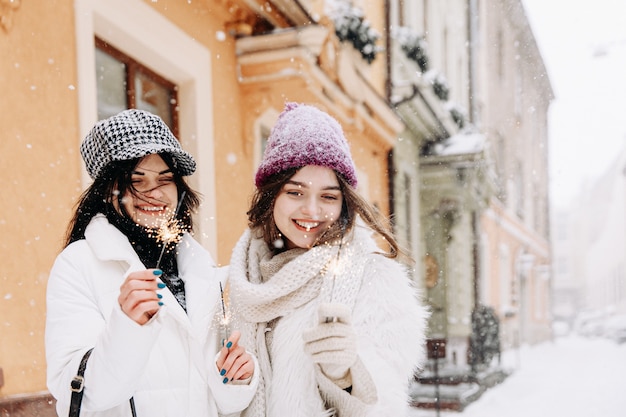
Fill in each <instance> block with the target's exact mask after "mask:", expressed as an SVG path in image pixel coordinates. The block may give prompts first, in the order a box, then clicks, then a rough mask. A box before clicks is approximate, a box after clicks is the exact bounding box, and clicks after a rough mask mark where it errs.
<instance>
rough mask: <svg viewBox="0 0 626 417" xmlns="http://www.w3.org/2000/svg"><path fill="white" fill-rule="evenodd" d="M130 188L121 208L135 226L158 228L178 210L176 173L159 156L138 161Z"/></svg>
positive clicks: (148, 156)
mask: <svg viewBox="0 0 626 417" xmlns="http://www.w3.org/2000/svg"><path fill="white" fill-rule="evenodd" d="M131 184H132V189H129V190H127V191H126V193H125V194H124V196H123V198H122V205H123V206H124V208H125V209H126V212H127V213H128V215H129V216H130V217H131V218H132V219H133V220H134V221H135V223H137V224H139V225H141V226H145V227H158V226H159V225H160V223H161V221H162V220H163V219H168V218H170V216H171V215H172V213H174V211H175V210H176V205H177V204H178V190H177V187H176V182H175V179H174V173H173V172H172V170H171V169H170V168H169V167H168V166H167V164H166V163H165V161H163V158H161V157H160V156H159V155H157V154H151V155H147V156H145V157H144V158H143V159H141V160H140V161H139V163H138V164H137V166H136V167H135V169H134V170H133V172H132V174H131Z"/></svg>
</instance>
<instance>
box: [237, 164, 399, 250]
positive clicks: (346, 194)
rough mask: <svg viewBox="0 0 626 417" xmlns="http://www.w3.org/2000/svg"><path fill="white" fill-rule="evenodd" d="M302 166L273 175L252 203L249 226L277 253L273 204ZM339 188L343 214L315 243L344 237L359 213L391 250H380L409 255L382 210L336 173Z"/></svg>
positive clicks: (257, 191)
mask: <svg viewBox="0 0 626 417" xmlns="http://www.w3.org/2000/svg"><path fill="white" fill-rule="evenodd" d="M299 169H300V168H291V169H288V170H285V171H282V172H279V173H277V174H274V175H272V176H270V177H269V178H268V179H267V180H266V181H265V183H264V184H263V185H262V186H261V187H259V188H257V189H256V191H255V193H254V195H253V196H252V201H251V203H250V210H248V212H247V213H246V214H247V215H248V226H249V227H250V228H251V229H253V230H255V229H256V230H260V231H261V234H262V237H263V240H264V241H265V242H266V243H267V244H268V246H269V247H270V248H272V249H273V250H274V251H276V252H280V251H281V250H283V249H280V248H276V247H275V245H274V242H276V241H277V240H279V239H281V235H280V233H279V231H278V228H277V227H276V222H275V221H274V203H275V202H276V197H277V196H278V194H279V193H280V191H281V189H282V188H283V186H284V185H285V183H286V182H287V181H288V180H289V179H291V177H293V176H294V175H295V174H296V172H298V170H299ZM335 175H336V176H337V180H338V181H339V187H340V189H341V194H342V196H343V204H342V206H341V214H340V215H339V218H338V219H337V221H335V222H334V223H333V225H332V226H331V227H330V228H329V229H328V230H327V231H326V232H324V234H323V235H322V236H320V238H319V239H318V241H317V242H316V243H315V246H317V245H320V244H324V243H328V242H331V241H334V240H338V239H341V238H342V237H343V235H344V234H345V233H346V232H348V231H350V230H352V229H353V228H354V223H355V221H356V215H357V214H358V215H359V216H360V217H361V219H363V221H364V222H365V224H367V225H368V226H369V227H370V228H372V229H373V230H374V231H375V232H376V233H378V234H379V235H380V236H381V237H382V238H383V239H384V240H385V242H386V243H387V244H388V246H389V251H388V252H381V253H382V254H383V255H385V256H386V257H388V258H397V257H398V255H402V256H403V257H407V258H408V255H407V254H406V253H405V252H404V251H403V250H402V249H401V248H400V247H399V245H398V242H397V241H396V239H395V238H394V237H393V233H392V232H391V230H390V229H389V227H388V226H387V225H386V224H385V222H384V219H383V216H382V215H381V214H380V212H379V211H378V210H377V209H376V208H375V207H373V206H372V205H371V204H370V203H368V202H367V201H366V200H365V199H364V198H363V197H361V196H360V195H359V194H358V193H357V192H356V190H355V189H354V188H353V187H352V186H350V185H349V184H348V182H347V181H346V179H345V178H343V176H341V175H337V173H336V172H335Z"/></svg>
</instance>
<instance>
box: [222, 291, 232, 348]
mask: <svg viewBox="0 0 626 417" xmlns="http://www.w3.org/2000/svg"><path fill="white" fill-rule="evenodd" d="M220 297H221V300H222V320H221V322H220V331H221V333H222V334H221V336H222V344H221V346H220V348H221V347H222V346H224V342H225V341H226V339H228V336H230V331H229V328H228V321H229V318H228V316H227V315H226V304H225V303H224V288H223V287H222V283H221V282H220Z"/></svg>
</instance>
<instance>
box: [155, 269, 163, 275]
mask: <svg viewBox="0 0 626 417" xmlns="http://www.w3.org/2000/svg"><path fill="white" fill-rule="evenodd" d="M152 273H153V274H154V275H156V276H159V275H161V274H162V273H163V271H161V270H160V269H155V270H154V271H152Z"/></svg>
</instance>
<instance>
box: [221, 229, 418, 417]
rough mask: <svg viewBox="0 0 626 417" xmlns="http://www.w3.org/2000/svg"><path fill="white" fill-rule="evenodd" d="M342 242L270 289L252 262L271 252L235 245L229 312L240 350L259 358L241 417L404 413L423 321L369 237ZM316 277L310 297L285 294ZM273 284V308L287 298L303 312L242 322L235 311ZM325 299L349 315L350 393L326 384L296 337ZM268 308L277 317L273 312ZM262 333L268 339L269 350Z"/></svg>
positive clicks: (360, 233)
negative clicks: (353, 350)
mask: <svg viewBox="0 0 626 417" xmlns="http://www.w3.org/2000/svg"><path fill="white" fill-rule="evenodd" d="M346 239H347V242H346V243H344V245H343V248H342V250H341V252H340V253H339V257H337V256H336V255H337V247H336V246H334V247H333V246H322V247H316V248H313V249H311V250H309V251H307V252H305V253H304V254H302V255H300V256H298V257H296V258H295V259H293V260H291V261H290V262H289V263H287V264H285V265H284V266H283V267H282V268H281V269H280V270H279V271H278V272H276V273H275V275H274V276H273V277H272V278H271V279H270V280H269V281H268V282H261V280H260V277H259V266H258V263H259V260H260V259H262V258H263V257H264V256H267V253H268V248H267V246H266V245H265V244H264V243H263V242H262V240H260V239H256V238H254V237H252V233H251V232H250V231H246V232H245V233H244V234H243V236H242V237H241V238H240V240H239V242H238V244H237V246H236V247H235V249H234V251H233V256H232V259H231V263H230V271H229V275H230V276H229V279H230V282H231V290H232V291H231V294H230V297H231V300H232V314H233V315H234V323H235V328H239V330H241V332H242V341H241V343H242V344H243V345H244V346H246V347H247V348H248V349H250V350H252V351H253V352H254V353H255V354H256V355H257V357H258V359H259V363H260V366H259V369H258V372H260V374H261V375H260V376H261V380H262V382H261V384H260V389H259V391H258V392H257V396H256V397H255V399H253V401H252V403H251V405H250V406H249V407H248V408H247V409H246V410H245V411H244V412H243V413H242V416H246V417H265V416H268V417H283V416H307V417H309V416H330V415H335V416H341V417H367V416H377V417H380V416H394V417H398V416H405V415H407V413H408V409H409V408H408V393H407V390H408V381H409V379H410V378H411V377H412V376H413V373H414V370H415V368H416V367H417V366H418V365H419V364H420V362H421V361H422V360H423V358H424V337H425V334H424V332H425V321H426V318H427V315H428V313H427V312H426V310H425V309H424V308H423V307H422V306H421V303H420V299H419V296H418V292H417V291H416V289H415V287H414V286H413V284H412V283H411V282H410V279H409V278H408V276H407V273H406V270H405V268H404V267H403V266H402V265H401V264H399V263H398V262H396V261H394V260H391V259H388V258H385V257H384V256H382V255H380V254H375V253H374V252H376V251H377V250H378V248H377V247H376V245H375V242H374V240H373V239H372V237H371V236H370V231H369V230H363V229H361V230H357V231H355V232H354V233H352V234H351V236H350V237H347V238H346ZM333 259H335V260H338V262H337V265H333ZM329 265H330V266H329ZM320 275H321V276H322V278H321V280H319V276H320ZM333 276H334V278H333ZM315 277H318V280H319V281H318V282H321V287H320V286H319V285H318V286H317V287H315V285H313V286H312V287H313V288H316V290H315V291H316V292H315V295H314V296H312V297H311V296H310V295H307V296H304V297H303V296H301V294H300V295H292V294H295V292H292V293H290V291H292V290H293V288H287V287H289V286H290V285H291V283H293V282H298V281H299V282H302V283H309V284H310V283H311V282H315V281H314V280H315ZM270 283H272V284H275V288H274V289H273V290H272V291H273V292H272V293H275V292H278V293H280V294H279V296H280V301H278V300H277V302H278V303H283V304H281V305H284V303H285V300H286V299H287V300H289V297H300V298H302V301H303V304H302V303H299V302H295V303H287V304H288V306H287V307H286V308H284V310H285V311H282V312H280V313H278V314H279V318H278V319H277V320H274V321H272V320H268V317H265V320H266V321H264V322H253V321H251V320H250V319H249V318H248V319H246V318H245V317H242V315H241V314H239V313H240V312H242V311H245V310H246V307H247V305H246V304H249V303H254V302H255V299H258V298H260V297H262V296H263V295H267V291H268V290H267V288H265V287H267V286H268V284H270ZM309 286H311V285H309ZM285 288H287V289H285ZM310 292H311V289H310V288H309V289H308V290H307V294H308V293H310ZM331 293H332V295H331ZM257 294H258V297H257ZM329 301H332V302H340V303H344V304H347V305H348V306H351V308H352V325H353V327H354V330H355V333H356V335H357V352H358V360H357V364H356V365H355V366H354V367H353V368H351V374H352V391H351V394H350V393H348V392H347V391H344V390H342V389H340V388H339V387H338V386H336V385H335V384H334V383H333V382H332V381H331V380H329V379H328V378H326V377H325V376H324V374H323V373H322V372H321V371H320V370H319V368H318V367H317V366H316V365H315V364H314V363H313V362H312V360H311V358H310V357H309V356H308V355H307V354H306V353H305V351H304V348H303V346H304V342H303V339H302V333H303V331H304V330H306V329H308V328H311V327H313V326H314V325H315V324H316V323H318V317H317V310H318V306H319V304H320V303H322V302H329ZM267 310H272V311H273V310H276V308H275V304H270V305H269V306H268V309H267ZM272 315H275V313H272ZM266 316H267V315H266ZM248 317H249V315H248ZM268 322H269V324H268ZM268 331H270V332H271V333H272V338H271V340H272V343H271V345H270V348H269V351H268V348H267V344H266V337H265V333H266V332H268Z"/></svg>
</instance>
